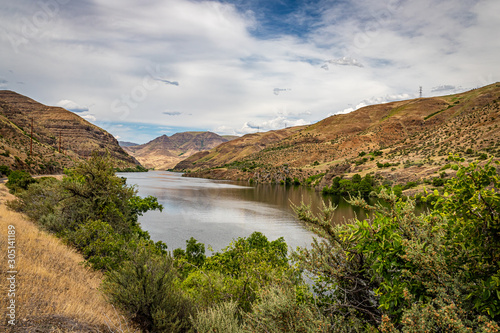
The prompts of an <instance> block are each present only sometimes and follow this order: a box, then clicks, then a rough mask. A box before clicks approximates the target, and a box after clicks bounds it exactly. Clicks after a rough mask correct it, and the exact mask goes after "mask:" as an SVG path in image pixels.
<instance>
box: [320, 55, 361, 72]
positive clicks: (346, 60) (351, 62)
mask: <svg viewBox="0 0 500 333" xmlns="http://www.w3.org/2000/svg"><path fill="white" fill-rule="evenodd" d="M326 63H328V64H333V65H340V66H356V67H364V66H363V64H362V63H360V62H359V61H358V60H356V59H353V58H350V57H342V58H339V59H331V60H327V61H326ZM325 65H326V64H325ZM325 65H323V66H322V67H321V68H325V67H324V66H325ZM326 66H327V67H326V68H325V69H328V65H326Z"/></svg>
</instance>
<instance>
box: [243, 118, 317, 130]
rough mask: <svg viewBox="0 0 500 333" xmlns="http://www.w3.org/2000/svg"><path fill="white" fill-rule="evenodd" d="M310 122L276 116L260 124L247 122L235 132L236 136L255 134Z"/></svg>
mask: <svg viewBox="0 0 500 333" xmlns="http://www.w3.org/2000/svg"><path fill="white" fill-rule="evenodd" d="M309 124H310V122H308V121H306V120H304V119H289V118H286V117H282V116H278V117H275V118H273V119H270V120H267V121H263V122H260V123H256V122H252V121H247V122H245V123H244V124H243V127H242V128H240V129H239V130H237V131H236V132H237V133H238V134H247V133H255V132H257V131H261V132H263V131H269V130H278V129H283V128H287V127H294V126H302V125H309Z"/></svg>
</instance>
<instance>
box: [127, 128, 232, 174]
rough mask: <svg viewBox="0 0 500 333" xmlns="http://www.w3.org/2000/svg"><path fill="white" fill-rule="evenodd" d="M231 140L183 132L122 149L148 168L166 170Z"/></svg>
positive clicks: (205, 133)
mask: <svg viewBox="0 0 500 333" xmlns="http://www.w3.org/2000/svg"><path fill="white" fill-rule="evenodd" d="M230 138H231V137H229V138H225V137H222V136H220V135H218V134H215V133H212V132H182V133H176V134H174V135H172V136H170V137H169V136H167V135H162V136H160V137H158V138H156V139H154V140H151V141H150V142H148V143H145V144H142V145H129V146H123V145H122V147H123V148H124V149H125V150H126V151H127V152H128V153H129V154H130V155H132V156H134V157H135V158H136V159H137V160H138V161H139V162H140V163H141V164H142V165H143V166H145V167H146V168H154V169H157V170H166V169H170V168H173V167H174V166H175V165H177V164H178V163H179V162H180V161H182V160H184V159H185V158H187V157H189V156H191V155H193V154H195V153H198V152H200V151H206V150H210V149H212V148H214V147H216V146H218V145H220V144H221V143H224V142H227V141H228V140H229V139H230Z"/></svg>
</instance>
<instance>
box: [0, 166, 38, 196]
mask: <svg viewBox="0 0 500 333" xmlns="http://www.w3.org/2000/svg"><path fill="white" fill-rule="evenodd" d="M35 182H36V180H35V179H34V178H33V177H31V175H30V174H29V173H27V172H26V171H24V170H14V171H12V172H11V173H9V180H8V181H7V183H5V186H7V187H8V188H9V190H10V193H17V192H20V191H23V190H27V189H28V186H29V185H30V184H33V183H35Z"/></svg>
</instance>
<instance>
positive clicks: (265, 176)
mask: <svg viewBox="0 0 500 333" xmlns="http://www.w3.org/2000/svg"><path fill="white" fill-rule="evenodd" d="M499 102H500V84H498V83H496V84H492V85H489V86H486V87H483V88H480V89H474V90H471V91H468V92H465V93H461V94H456V95H449V96H441V97H432V98H418V99H412V100H406V101H398V102H392V103H387V104H380V105H372V106H367V107H364V108H361V109H359V110H356V111H353V112H351V113H349V114H342V115H334V116H331V117H329V118H326V119H324V120H322V121H320V122H318V123H315V124H313V125H310V126H307V127H298V128H291V129H287V130H286V131H285V130H282V131H285V132H282V131H273V132H267V133H257V134H251V135H246V136H244V137H242V138H240V139H236V140H234V141H232V142H231V143H226V144H223V145H221V146H219V147H217V148H216V149H213V150H211V151H210V152H205V153H199V154H196V155H194V156H192V157H191V158H189V159H187V160H185V161H183V162H181V163H179V164H178V165H177V166H176V168H175V169H177V170H179V171H181V170H182V171H187V172H189V176H195V177H208V178H218V179H250V178H251V179H253V180H254V181H257V182H264V183H266V182H269V183H271V182H279V181H281V180H284V179H286V177H290V178H294V177H297V178H298V179H299V180H301V181H303V180H305V179H306V178H308V177H310V176H313V175H316V174H319V173H325V174H326V175H325V177H323V180H322V181H320V182H319V183H318V185H319V186H323V185H326V184H329V182H330V180H331V179H332V177H334V176H337V175H346V176H347V177H349V176H350V175H352V174H354V173H360V174H362V175H364V174H366V173H369V172H370V173H373V174H375V175H378V176H380V177H382V178H384V179H390V180H392V181H395V182H408V181H415V180H421V179H423V178H425V177H430V176H432V175H434V176H435V175H436V173H437V172H438V171H439V170H440V168H441V167H442V166H443V165H446V163H447V161H446V159H447V157H448V154H449V153H459V154H462V155H463V156H464V157H467V158H470V159H474V158H476V159H477V158H478V157H481V158H484V157H486V158H487V157H500V150H499V148H500V147H499V145H500V140H499V139H500V130H499V129H498V126H499V124H500V108H499ZM376 151H380V152H377V153H376V154H373V153H374V152H376ZM369 153H372V154H369Z"/></svg>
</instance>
